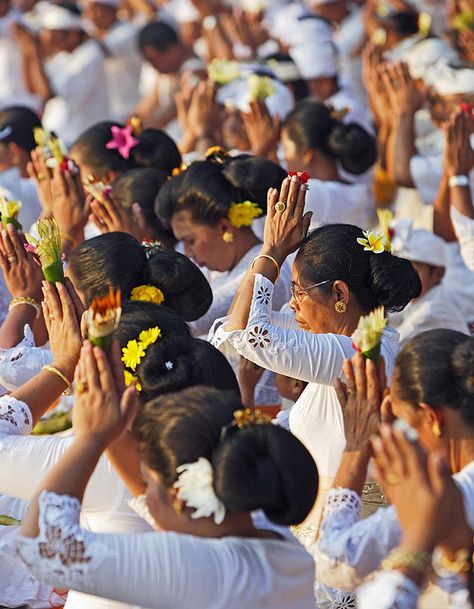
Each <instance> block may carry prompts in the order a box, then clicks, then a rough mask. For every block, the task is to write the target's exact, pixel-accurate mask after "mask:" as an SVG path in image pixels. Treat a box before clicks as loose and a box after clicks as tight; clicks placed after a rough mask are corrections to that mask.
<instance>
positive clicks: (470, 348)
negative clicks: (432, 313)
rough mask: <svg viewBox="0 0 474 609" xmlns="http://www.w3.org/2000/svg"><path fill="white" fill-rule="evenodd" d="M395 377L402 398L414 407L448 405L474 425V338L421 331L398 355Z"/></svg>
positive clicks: (452, 331) (443, 331) (447, 406)
mask: <svg viewBox="0 0 474 609" xmlns="http://www.w3.org/2000/svg"><path fill="white" fill-rule="evenodd" d="M395 378H396V382H397V390H398V395H399V397H400V399H402V400H404V401H405V402H409V403H410V404H411V405H412V406H413V407H414V408H418V407H419V404H421V403H423V402H424V403H426V404H429V405H430V406H432V407H433V408H441V407H443V406H444V407H445V408H450V409H452V410H456V411H459V414H460V416H461V417H462V419H463V420H464V422H465V423H467V424H468V425H469V426H470V427H474V338H472V337H470V336H467V335H466V334H463V333H462V332H457V331H456V330H446V329H436V330H428V331H427V332H422V333H421V334H418V335H417V336H415V337H414V338H412V339H410V340H409V341H407V342H406V343H405V345H404V346H403V348H402V349H401V351H400V353H399V354H398V356H397V359H396V362H395Z"/></svg>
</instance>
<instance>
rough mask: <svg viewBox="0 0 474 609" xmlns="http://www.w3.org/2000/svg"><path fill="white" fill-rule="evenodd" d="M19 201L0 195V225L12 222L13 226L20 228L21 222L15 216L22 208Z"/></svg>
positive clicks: (4, 225) (4, 226)
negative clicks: (0, 217) (0, 216)
mask: <svg viewBox="0 0 474 609" xmlns="http://www.w3.org/2000/svg"><path fill="white" fill-rule="evenodd" d="M22 207H23V206H22V204H21V202H20V201H11V200H10V199H7V197H5V196H2V197H1V199H0V214H1V215H2V226H3V228H6V226H7V224H13V226H15V228H18V229H21V224H20V223H19V222H18V220H17V217H18V213H19V211H20V209H21V208H22Z"/></svg>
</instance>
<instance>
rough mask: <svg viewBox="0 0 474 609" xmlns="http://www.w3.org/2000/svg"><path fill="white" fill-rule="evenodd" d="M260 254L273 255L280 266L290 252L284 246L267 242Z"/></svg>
mask: <svg viewBox="0 0 474 609" xmlns="http://www.w3.org/2000/svg"><path fill="white" fill-rule="evenodd" d="M260 254H261V255H265V256H271V257H272V258H274V259H275V260H276V262H277V263H278V265H279V266H280V267H281V266H282V264H283V263H284V262H285V260H286V257H287V256H288V252H287V251H286V250H285V249H284V248H283V247H280V246H276V245H267V244H265V243H263V244H262V248H261V250H260Z"/></svg>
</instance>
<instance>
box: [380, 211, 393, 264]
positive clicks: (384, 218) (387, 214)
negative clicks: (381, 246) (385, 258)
mask: <svg viewBox="0 0 474 609" xmlns="http://www.w3.org/2000/svg"><path fill="white" fill-rule="evenodd" d="M377 217H378V219H379V225H380V228H381V229H382V232H383V234H384V235H385V251H386V252H388V253H389V254H390V253H391V252H392V243H391V241H392V235H393V229H392V228H390V223H391V222H392V220H393V212H392V211H390V209H378V210H377Z"/></svg>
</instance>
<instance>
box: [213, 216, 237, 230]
mask: <svg viewBox="0 0 474 609" xmlns="http://www.w3.org/2000/svg"><path fill="white" fill-rule="evenodd" d="M217 229H218V231H219V232H220V233H221V234H224V233H225V232H226V231H229V232H231V233H234V232H235V226H233V225H232V222H231V221H230V220H229V218H221V219H220V220H219V221H218V222H217Z"/></svg>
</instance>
